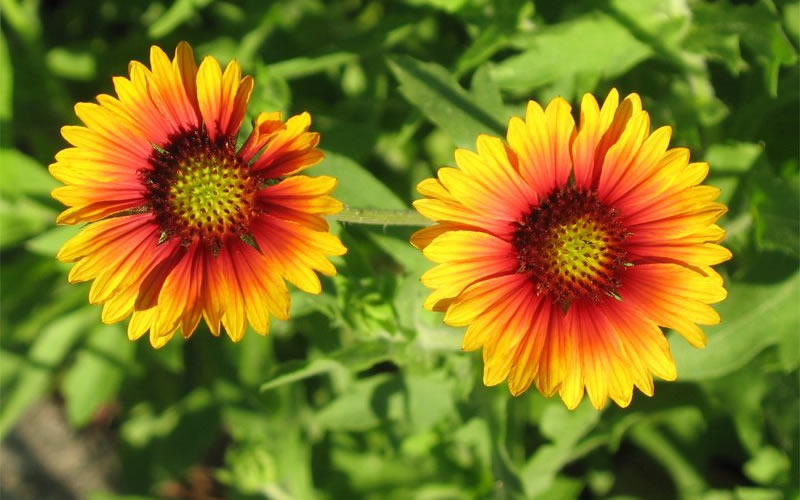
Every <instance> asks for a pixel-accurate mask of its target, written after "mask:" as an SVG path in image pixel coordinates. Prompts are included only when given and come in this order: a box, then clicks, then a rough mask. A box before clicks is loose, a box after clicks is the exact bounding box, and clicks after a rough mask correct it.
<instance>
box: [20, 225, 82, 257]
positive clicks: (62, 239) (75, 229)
mask: <svg viewBox="0 0 800 500" xmlns="http://www.w3.org/2000/svg"><path fill="white" fill-rule="evenodd" d="M81 229H83V227H81V226H57V227H54V228H53V229H50V230H48V231H45V232H43V233H42V234H39V235H37V236H34V237H33V238H31V239H29V240H28V241H27V242H25V248H27V249H28V250H30V251H31V252H33V253H37V254H39V255H44V256H46V257H55V256H56V254H57V253H58V251H59V250H61V247H62V246H64V243H66V242H67V240H69V239H70V238H72V237H73V236H75V235H77V234H78V233H79V232H80V231H81Z"/></svg>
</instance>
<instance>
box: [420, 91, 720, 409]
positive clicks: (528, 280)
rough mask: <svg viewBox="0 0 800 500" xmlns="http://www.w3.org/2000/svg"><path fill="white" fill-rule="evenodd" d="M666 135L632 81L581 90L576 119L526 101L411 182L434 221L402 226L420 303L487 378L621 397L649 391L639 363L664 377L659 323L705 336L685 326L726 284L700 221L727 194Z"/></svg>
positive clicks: (708, 220) (517, 389)
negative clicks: (458, 338)
mask: <svg viewBox="0 0 800 500" xmlns="http://www.w3.org/2000/svg"><path fill="white" fill-rule="evenodd" d="M670 135H671V129H670V128H669V127H662V128H659V129H657V130H655V131H653V132H652V133H651V132H650V117H649V115H648V114H647V112H646V111H643V110H642V106H641V101H640V99H639V96H638V95H636V94H631V95H629V96H627V97H626V98H625V99H624V100H623V101H622V103H621V104H620V103H619V97H618V94H617V92H616V90H612V91H611V93H610V94H609V95H608V97H607V98H606V100H605V102H604V103H603V106H602V107H600V106H599V105H598V103H597V101H596V100H595V98H594V97H593V96H591V95H588V94H587V95H586V96H584V98H583V102H582V103H581V114H580V124H579V126H578V127H576V126H575V121H574V119H573V117H572V115H571V109H570V106H569V104H567V102H566V101H564V100H563V99H561V98H557V99H555V100H553V101H552V102H551V103H550V104H549V105H548V106H547V109H542V108H541V106H539V104H537V103H536V102H533V101H531V102H529V103H528V109H527V113H526V116H525V119H524V120H522V119H520V118H516V117H515V118H512V119H511V121H510V122H509V126H508V134H507V137H506V139H507V143H504V142H503V141H501V140H500V139H497V138H494V137H489V136H485V135H482V136H480V137H478V140H477V153H473V152H470V151H466V150H457V151H456V153H455V160H456V164H457V165H458V168H442V169H440V170H439V172H438V179H427V180H425V181H422V182H421V183H420V184H419V186H418V189H419V191H420V193H422V194H423V195H424V196H425V197H426V198H424V199H422V200H417V201H416V202H415V203H414V205H415V207H416V208H417V209H418V210H419V212H420V213H422V214H423V215H424V216H426V217H428V218H430V219H432V220H434V221H436V222H437V224H436V225H434V226H432V227H430V228H425V229H422V230H420V231H418V232H417V233H415V234H414V235H413V236H412V243H413V244H414V245H415V246H416V247H417V248H420V249H422V250H423V252H424V254H425V255H426V256H427V257H428V258H429V259H430V260H432V261H433V262H435V263H437V264H438V265H437V266H435V267H434V268H432V269H431V270H429V271H427V272H426V273H425V274H424V275H423V276H422V282H423V283H424V284H425V285H426V286H428V287H429V288H432V289H434V291H433V292H432V293H431V295H430V296H429V297H428V299H427V301H426V302H425V306H426V307H427V308H429V309H432V310H437V311H446V313H445V317H444V321H445V322H446V323H448V324H450V325H454V326H467V331H466V334H465V336H464V341H463V348H464V349H465V350H468V351H471V350H476V349H480V348H483V359H484V375H483V378H484V382H485V383H486V384H487V385H495V384H498V383H500V382H502V381H503V380H506V379H507V380H508V385H509V388H510V390H511V392H512V393H513V394H515V395H516V394H521V393H522V392H524V391H526V390H527V389H528V388H529V387H530V385H531V384H535V385H536V387H537V388H538V389H539V391H541V392H542V393H543V394H545V395H547V396H550V395H552V394H554V393H555V392H558V393H559V394H560V396H561V398H562V399H563V401H564V403H565V404H566V405H567V406H568V407H570V408H574V407H576V406H577V405H578V404H579V403H580V401H581V399H582V398H583V395H584V391H585V392H587V393H588V395H589V398H590V400H591V402H592V404H593V405H594V406H595V407H596V408H601V407H602V406H603V405H604V404H605V402H606V399H607V398H608V397H610V398H611V399H612V400H614V401H615V402H616V403H617V404H618V405H620V406H623V407H624V406H627V405H628V404H629V403H630V401H631V398H632V393H633V386H636V387H638V388H639V389H640V390H641V391H642V392H644V393H645V394H647V395H652V394H653V378H652V375H656V376H658V377H660V378H662V379H666V380H674V379H675V378H676V375H677V374H676V369H675V363H674V361H673V360H672V355H671V353H670V349H669V344H668V343H667V340H666V338H665V337H664V335H663V333H662V331H661V329H660V328H659V327H660V326H661V327H667V328H671V329H673V330H675V331H677V332H678V333H680V334H681V335H682V336H683V337H685V338H686V340H688V341H689V342H690V343H691V344H692V345H694V346H696V347H703V346H704V345H705V342H706V340H705V336H704V334H703V332H702V330H701V329H700V328H699V327H698V326H697V325H698V324H704V325H712V324H716V323H718V322H719V316H718V315H717V313H716V312H715V311H714V310H713V309H712V308H711V307H710V306H709V305H708V304H711V303H715V302H718V301H720V300H722V299H724V298H725V296H726V292H725V289H724V288H723V286H722V278H721V277H720V275H719V274H717V273H716V272H715V271H714V270H713V269H712V268H711V266H712V265H714V264H718V263H720V262H723V261H726V260H728V259H729V258H730V257H731V254H730V252H729V251H728V250H727V249H725V248H724V247H722V246H720V245H718V244H717V243H719V242H720V241H721V240H722V238H723V236H724V231H723V230H722V229H721V228H720V227H719V226H717V225H715V224H714V222H715V221H716V220H717V219H718V218H719V217H720V216H721V215H722V214H724V213H725V211H726V207H725V206H724V205H723V204H721V203H717V202H715V201H714V200H715V199H716V198H717V196H718V194H719V190H718V189H716V188H714V187H710V186H702V185H699V184H700V183H701V182H702V181H703V179H704V178H705V177H706V175H707V174H708V165H707V164H705V163H689V151H688V150H686V149H684V148H675V149H667V147H668V145H669V140H670Z"/></svg>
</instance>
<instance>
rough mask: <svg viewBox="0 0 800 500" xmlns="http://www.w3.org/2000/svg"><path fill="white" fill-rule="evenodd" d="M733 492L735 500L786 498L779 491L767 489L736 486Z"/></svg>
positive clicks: (775, 499)
mask: <svg viewBox="0 0 800 500" xmlns="http://www.w3.org/2000/svg"><path fill="white" fill-rule="evenodd" d="M733 491H734V499H735V500H784V499H785V498H786V497H785V496H784V494H783V492H782V491H781V490H773V489H768V488H752V487H745V486H737V487H736V488H735V489H734V490H733Z"/></svg>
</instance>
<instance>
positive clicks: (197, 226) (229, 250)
mask: <svg viewBox="0 0 800 500" xmlns="http://www.w3.org/2000/svg"><path fill="white" fill-rule="evenodd" d="M129 71H130V78H123V77H115V78H114V88H115V90H116V94H117V97H113V96H110V95H100V96H98V97H97V102H98V104H93V103H79V104H77V105H76V106H75V113H76V114H77V115H78V117H79V118H80V119H81V121H83V123H84V124H85V125H86V126H85V127H78V126H67V127H64V128H62V135H63V136H64V138H65V139H66V140H67V141H68V142H69V143H70V144H72V145H73V146H74V147H71V148H67V149H64V150H63V151H61V152H59V153H58V154H57V155H56V163H54V164H52V165H51V166H50V172H51V173H52V175H53V176H54V177H56V178H57V179H58V180H60V181H61V182H63V183H64V184H66V186H63V187H59V188H56V189H55V190H54V191H53V197H54V198H56V199H57V200H59V201H60V202H62V203H63V204H64V205H67V206H68V207H69V208H68V209H67V210H65V211H64V212H63V213H61V214H60V215H59V217H58V221H57V222H58V223H59V224H81V223H86V222H88V223H89V224H88V225H87V226H86V227H85V228H84V229H83V230H82V231H81V232H80V233H79V234H78V235H77V236H75V237H74V238H72V239H71V240H69V241H68V242H67V243H66V244H65V245H64V247H63V248H62V249H61V251H60V252H59V254H58V259H60V260H62V261H65V262H77V263H76V264H75V266H73V268H72V270H71V271H70V273H69V280H70V282H80V281H88V280H94V282H93V283H92V287H91V291H90V292H89V301H90V302H91V303H93V304H104V306H103V313H102V320H103V321H104V322H106V323H114V322H117V321H121V320H123V319H124V318H126V317H128V316H129V315H131V314H133V317H132V319H131V321H130V323H129V326H128V337H129V338H130V339H131V340H134V339H137V338H139V337H141V336H142V335H143V334H144V333H145V332H147V331H148V330H149V331H150V342H151V343H152V345H153V346H154V347H161V346H163V345H164V344H166V343H167V342H168V341H169V340H170V339H171V338H172V337H173V335H174V334H175V332H176V331H177V329H178V328H180V329H181V331H182V333H183V336H184V337H189V336H190V335H191V334H192V332H194V330H195V328H196V327H197V325H198V323H199V321H200V318H201V317H202V318H205V320H206V323H207V324H208V326H209V329H210V330H211V332H212V333H213V334H214V335H219V333H220V323H221V324H222V326H224V327H225V331H226V332H227V334H228V336H229V337H230V338H231V339H232V340H234V341H238V340H240V339H241V338H242V336H243V335H244V332H245V329H246V328H247V325H248V323H249V324H250V325H252V327H253V329H254V330H255V331H256V332H258V333H260V334H262V335H266V334H267V332H268V331H269V315H270V314H271V315H273V316H275V317H277V318H281V319H286V318H287V317H288V315H289V291H288V289H287V287H286V283H285V281H284V280H288V281H290V282H291V283H293V284H294V285H296V286H297V287H298V288H300V289H302V290H304V291H306V292H310V293H319V292H320V289H321V286H320V281H319V278H318V277H317V275H316V274H315V272H314V271H319V272H321V273H323V274H326V275H331V276H332V275H334V274H336V269H335V268H334V266H333V264H331V263H330V261H329V260H328V258H327V256H330V255H341V254H344V253H345V251H346V250H345V248H344V247H343V246H342V244H341V242H340V241H339V239H338V238H336V237H335V236H333V235H331V234H330V233H329V231H328V224H327V222H326V221H325V219H324V218H323V216H324V215H325V214H332V213H336V212H338V211H339V210H341V208H342V205H341V203H340V202H338V201H337V200H335V199H334V198H332V197H331V196H329V194H330V193H331V192H332V191H333V190H334V188H335V187H336V179H334V178H332V177H316V178H312V177H305V176H300V175H294V174H296V173H298V172H300V171H301V170H304V169H306V168H308V167H310V166H312V165H314V164H315V163H317V162H319V161H320V160H321V159H322V152H320V151H319V150H318V149H317V148H316V146H317V143H318V142H319V135H318V134H317V133H313V132H309V131H308V128H309V126H310V124H311V118H310V117H309V115H308V113H303V114H301V115H298V116H293V117H291V118H289V119H288V120H286V122H283V121H282V120H281V116H280V113H277V112H276V113H262V114H260V115H258V117H257V118H256V119H255V120H254V122H253V131H252V133H251V134H250V136H249V137H248V138H247V140H246V141H245V142H244V145H243V146H242V147H241V148H240V149H239V150H238V151H237V150H236V139H237V136H238V133H239V126H240V125H241V123H242V120H243V118H244V115H245V111H246V109H247V103H248V101H249V99H250V93H251V91H252V90H253V79H252V78H251V77H250V76H245V77H242V75H241V68H240V66H239V64H238V63H237V62H235V61H234V62H231V63H229V64H228V65H227V67H226V68H225V71H224V72H223V71H222V68H221V67H220V65H219V63H218V62H217V61H216V60H215V59H213V58H211V57H206V58H205V59H204V60H203V61H202V63H201V64H200V67H199V68H198V66H197V64H196V62H195V58H194V54H193V52H192V48H191V47H190V46H189V44H187V43H185V42H181V43H180V44H179V45H178V47H177V49H176V50H175V58H174V59H172V61H170V59H169V57H168V56H167V55H166V54H165V53H164V52H163V51H162V50H161V49H160V48H158V47H155V46H154V47H152V49H151V51H150V68H148V67H146V66H145V65H143V64H141V63H139V62H136V61H133V62H131V63H130V65H129Z"/></svg>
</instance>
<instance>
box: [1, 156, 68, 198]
mask: <svg viewBox="0 0 800 500" xmlns="http://www.w3.org/2000/svg"><path fill="white" fill-rule="evenodd" d="M0 165H2V166H3V168H2V170H0V194H3V195H6V196H16V195H20V194H31V195H41V196H47V197H49V196H50V191H52V190H53V188H55V187H58V186H60V185H61V184H59V182H58V181H56V180H55V179H54V178H53V177H52V176H51V175H50V174H49V173H48V172H47V169H46V168H44V167H43V166H42V165H41V164H40V163H39V162H38V161H36V160H34V159H33V158H31V157H30V156H28V155H26V154H24V153H22V152H20V151H17V150H16V149H7V148H3V149H0Z"/></svg>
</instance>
